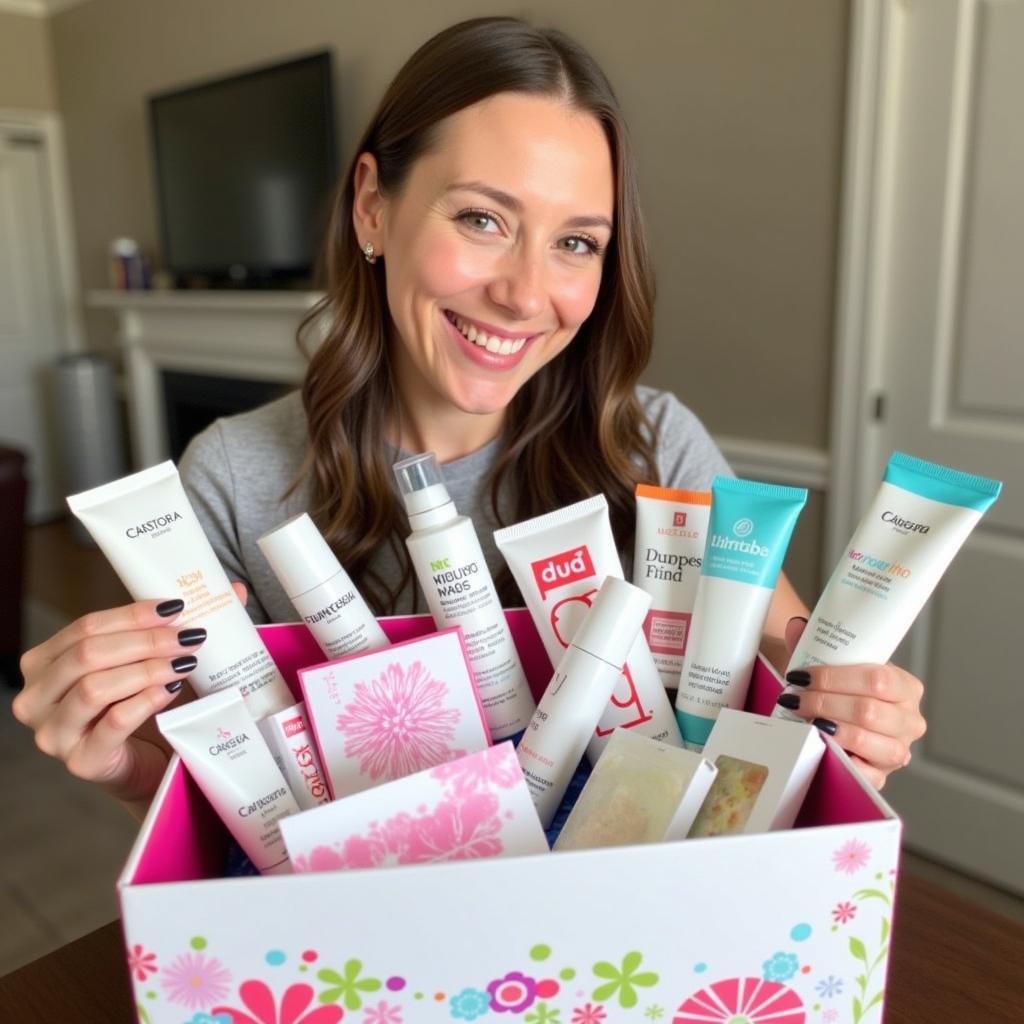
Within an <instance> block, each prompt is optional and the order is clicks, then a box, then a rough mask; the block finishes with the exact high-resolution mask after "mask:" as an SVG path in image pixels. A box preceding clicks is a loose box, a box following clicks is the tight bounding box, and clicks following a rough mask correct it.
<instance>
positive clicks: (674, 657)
mask: <svg viewBox="0 0 1024 1024" xmlns="http://www.w3.org/2000/svg"><path fill="white" fill-rule="evenodd" d="M710 515H711V492H710V491H681V490H677V489H675V488H672V487H654V486H652V485H651V484H637V485H636V546H635V550H634V555H633V583H634V584H635V585H636V586H638V587H639V588H640V589H641V590H644V591H646V592H647V593H648V594H650V595H651V610H650V611H649V612H648V613H647V620H646V621H645V622H644V636H645V637H647V646H648V647H650V649H651V654H652V655H653V657H654V664H655V665H657V666H658V672H659V673H660V674H661V681H662V682H663V683H664V684H665V687H666V688H667V689H669V690H674V689H675V688H676V687H677V686H678V685H679V673H680V672H681V671H682V668H683V656H684V655H685V654H686V641H687V638H688V637H689V635H690V622H691V620H692V618H693V604H694V601H695V600H696V598H697V583H698V581H699V580H700V566H701V561H702V560H703V558H704V544H705V542H706V540H707V535H708V518H709V517H710Z"/></svg>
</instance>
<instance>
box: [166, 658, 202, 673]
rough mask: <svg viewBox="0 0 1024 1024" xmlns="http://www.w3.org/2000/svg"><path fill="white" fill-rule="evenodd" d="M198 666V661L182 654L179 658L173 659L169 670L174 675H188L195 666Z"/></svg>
mask: <svg viewBox="0 0 1024 1024" xmlns="http://www.w3.org/2000/svg"><path fill="white" fill-rule="evenodd" d="M198 664H199V660H198V659H197V658H196V657H194V656H193V655H191V654H184V655H182V656H181V657H180V658H175V659H174V661H172V662H171V670H172V671H173V672H174V674H175V675H181V676H184V675H188V673H189V672H191V671H192V670H193V669H194V668H195V667H196V665H198Z"/></svg>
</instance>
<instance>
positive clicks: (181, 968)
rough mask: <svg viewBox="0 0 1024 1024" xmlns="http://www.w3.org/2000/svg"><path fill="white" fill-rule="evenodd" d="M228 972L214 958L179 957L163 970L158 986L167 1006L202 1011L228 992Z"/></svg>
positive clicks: (197, 955)
mask: <svg viewBox="0 0 1024 1024" xmlns="http://www.w3.org/2000/svg"><path fill="white" fill-rule="evenodd" d="M230 981H231V972H230V971H229V970H228V969H227V968H226V967H225V966H224V965H223V964H222V963H221V962H220V961H219V960H217V959H216V958H208V957H205V956H203V955H202V954H200V953H183V954H182V955H181V956H179V957H178V958H177V959H176V960H174V961H173V962H172V963H171V964H170V966H168V967H165V968H164V974H163V980H162V981H161V984H162V985H163V987H164V992H165V993H166V995H167V1001H168V1002H169V1003H177V1004H179V1005H180V1006H184V1007H186V1008H187V1009H189V1010H203V1009H205V1008H206V1007H207V1006H210V1005H211V1004H212V1003H215V1002H217V1000H218V999H223V998H224V997H225V996H226V995H227V994H228V992H229V991H230V990H231V986H230Z"/></svg>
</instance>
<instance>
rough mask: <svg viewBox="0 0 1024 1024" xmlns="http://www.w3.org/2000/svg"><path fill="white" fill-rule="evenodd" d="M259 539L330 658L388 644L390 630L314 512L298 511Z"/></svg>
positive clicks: (285, 587) (303, 619)
mask: <svg viewBox="0 0 1024 1024" xmlns="http://www.w3.org/2000/svg"><path fill="white" fill-rule="evenodd" d="M256 543H257V544H258V545H259V548H260V551H262V552H263V555H264V557H265V558H266V560H267V562H268V563H269V564H270V568H271V569H273V570H274V575H275V576H276V577H277V578H278V581H279V582H280V584H281V586H282V587H283V588H284V592H285V593H286V594H287V595H288V599H289V600H290V601H291V603H292V604H293V605H294V606H295V610H296V611H297V612H298V613H299V614H300V615H301V616H302V621H303V622H304V623H305V624H306V626H307V627H308V628H309V631H310V632H311V633H312V634H313V637H314V639H315V640H316V642H317V643H318V644H319V645H320V650H322V651H323V652H324V654H325V655H326V656H327V657H328V658H331V659H333V658H343V657H344V656H345V655H347V654H357V653H358V652H359V651H372V650H376V649H377V648H378V647H387V646H388V644H389V641H388V638H387V636H385V634H384V630H383V629H381V628H380V625H379V624H378V622H377V620H376V618H374V615H373V612H371V611H370V609H369V607H367V604H366V602H365V601H364V600H363V598H362V595H361V594H360V593H359V591H358V590H356V588H355V587H354V586H353V584H352V580H350V579H349V575H348V573H347V572H345V570H344V569H343V568H342V567H341V563H340V562H339V561H338V559H337V558H336V557H335V554H334V552H333V551H332V550H331V549H330V546H329V545H328V543H327V541H325V540H324V538H323V534H321V532H320V531H319V530H318V529H317V528H316V525H315V524H314V522H313V520H312V519H310V517H309V515H308V513H306V512H303V513H302V514H301V515H297V516H293V517H292V518H291V519H289V520H287V522H284V523H282V524H281V525H280V526H278V527H276V528H275V529H273V530H271V531H270V532H269V533H265V534H264V535H263V536H262V537H260V539H259V540H258V541H256Z"/></svg>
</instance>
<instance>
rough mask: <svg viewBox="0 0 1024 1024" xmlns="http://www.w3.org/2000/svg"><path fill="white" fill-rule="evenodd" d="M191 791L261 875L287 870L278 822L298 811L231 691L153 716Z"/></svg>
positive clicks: (234, 691) (267, 753)
mask: <svg viewBox="0 0 1024 1024" xmlns="http://www.w3.org/2000/svg"><path fill="white" fill-rule="evenodd" d="M156 724H157V726H158V727H159V729H160V731H161V732H162V733H163V734H164V737H165V738H166V739H167V742H168V743H170V745H171V746H172V747H174V749H175V750H176V751H177V753H178V755H179V756H180V757H181V759H182V761H184V762H185V767H186V768H188V770H189V774H190V775H191V776H192V778H193V779H195V781H196V785H197V786H199V788H200V789H201V790H202V791H203V793H204V795H205V796H206V799H207V800H209V801H210V804H211V805H212V807H213V809H214V810H215V811H216V812H217V814H218V815H219V816H220V819H221V821H223V822H224V824H225V825H226V826H227V828H228V831H229V832H230V833H231V834H232V835H233V836H234V837H235V839H236V841H237V842H238V845H239V846H241V848H242V849H243V850H244V851H245V855H246V856H247V857H248V858H249V860H251V861H252V863H253V866H254V867H255V868H256V869H257V870H258V871H259V872H260V873H261V874H265V875H266V874H270V875H279V874H288V873H290V871H291V865H290V864H289V862H288V853H287V851H286V850H285V847H284V841H283V840H282V838H281V828H280V825H279V824H278V822H280V820H281V819H282V818H284V817H286V816H287V815H289V814H297V813H298V811H299V805H298V804H297V803H296V802H295V797H293V796H292V792H291V790H290V789H289V788H288V784H287V782H285V779H284V776H283V775H282V774H281V769H280V768H278V767H277V764H276V763H275V762H274V758H273V756H272V755H271V753H270V750H269V749H268V748H267V744H266V741H265V740H264V739H263V737H262V735H260V731H259V729H258V728H257V726H256V723H255V722H254V721H253V719H252V716H251V715H250V714H249V712H248V711H247V710H246V708H245V703H244V702H243V700H242V697H241V695H240V694H239V693H238V692H237V691H236V690H225V691H223V692H221V693H215V694H212V695H211V696H209V697H204V698H203V699H202V700H196V701H192V702H191V703H190V704H185V705H183V706H182V707H180V708H175V709H174V710H173V711H165V712H163V714H160V715H157V716H156Z"/></svg>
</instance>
